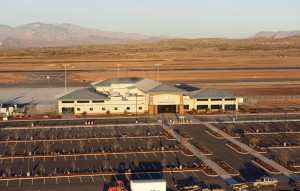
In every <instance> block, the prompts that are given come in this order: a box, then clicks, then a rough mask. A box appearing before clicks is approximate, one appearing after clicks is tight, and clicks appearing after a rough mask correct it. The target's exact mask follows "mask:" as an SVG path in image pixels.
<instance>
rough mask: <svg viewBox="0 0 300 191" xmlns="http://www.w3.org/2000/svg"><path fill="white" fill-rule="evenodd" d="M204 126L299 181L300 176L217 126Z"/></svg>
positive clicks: (206, 123) (207, 124) (205, 123)
mask: <svg viewBox="0 0 300 191" xmlns="http://www.w3.org/2000/svg"><path fill="white" fill-rule="evenodd" d="M203 124H204V125H205V126H207V127H208V128H210V129H211V130H213V131H215V132H217V133H219V134H220V135H222V136H223V137H224V138H225V139H227V140H228V141H230V142H232V143H234V144H236V145H238V146H239V147H241V148H243V149H245V150H246V151H248V152H249V154H251V155H253V156H254V157H256V158H258V159H260V160H262V161H264V162H266V163H267V164H269V165H271V166H272V167H273V168H275V169H277V170H279V171H280V172H281V173H283V174H284V175H286V176H287V177H289V178H290V179H292V180H294V181H297V180H299V176H297V175H296V174H294V173H292V172H291V171H289V170H288V169H286V168H284V167H283V166H281V165H279V164H277V163H276V162H274V161H273V160H270V159H268V158H267V157H265V156H263V155H262V154H260V153H258V152H257V151H255V150H254V149H252V148H250V147H249V146H247V145H245V144H243V143H241V142H239V141H238V140H236V139H234V138H233V137H231V136H230V135H228V134H227V133H225V132H223V131H221V130H219V129H218V128H216V127H215V126H213V125H211V124H209V123H208V122H204V123H203Z"/></svg>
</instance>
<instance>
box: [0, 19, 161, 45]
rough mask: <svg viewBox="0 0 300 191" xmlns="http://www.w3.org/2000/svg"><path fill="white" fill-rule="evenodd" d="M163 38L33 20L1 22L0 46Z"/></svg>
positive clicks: (111, 42) (86, 43)
mask: <svg viewBox="0 0 300 191" xmlns="http://www.w3.org/2000/svg"><path fill="white" fill-rule="evenodd" d="M161 39H164V38H160V37H155V36H147V35H143V34H137V33H123V32H111V31H103V30H98V29H89V28H84V27H80V26H77V25H73V24H67V23H64V24H46V23H40V22H37V23H30V24H26V25H21V26H17V27H9V26H5V25H0V46H2V47H3V46H5V47H51V46H73V45H101V44H125V43H129V42H136V41H141V40H142V41H155V40H161Z"/></svg>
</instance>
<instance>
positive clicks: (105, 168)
mask: <svg viewBox="0 0 300 191" xmlns="http://www.w3.org/2000/svg"><path fill="white" fill-rule="evenodd" d="M108 167H109V162H108V160H107V159H105V160H104V161H103V170H104V171H107V170H108Z"/></svg>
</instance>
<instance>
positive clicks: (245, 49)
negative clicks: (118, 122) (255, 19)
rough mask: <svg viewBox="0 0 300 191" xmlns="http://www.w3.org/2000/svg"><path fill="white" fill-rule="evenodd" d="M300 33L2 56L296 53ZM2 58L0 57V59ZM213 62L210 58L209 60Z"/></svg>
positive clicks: (0, 51) (1, 52)
mask: <svg viewBox="0 0 300 191" xmlns="http://www.w3.org/2000/svg"><path fill="white" fill-rule="evenodd" d="M299 50H300V36H293V37H287V38H276V39H275V38H255V39H221V38H220V39H217V38H202V39H178V38H177V39H166V40H160V41H156V42H151V43H149V42H148V41H147V42H144V41H143V40H140V41H132V43H127V44H112V45H96V46H64V47H42V48H15V47H14V48H1V47H0V58H1V57H7V56H8V57H10V56H11V57H23V56H27V57H33V58H36V57H40V58H41V57H45V58H50V57H51V58H56V57H58V56H65V57H69V58H73V57H78V56H84V57H91V59H94V58H95V57H96V58H98V59H99V58H104V59H112V58H113V59H119V60H124V59H128V58H130V59H134V60H136V59H148V58H151V59H155V60H162V59H169V58H171V59H175V60H185V59H188V60H192V59H199V58H200V59H202V58H201V57H261V56H268V57H271V56H275V57H295V56H297V57H299V56H300V51H299ZM0 60H1V59H0ZM212 63H213V62H212Z"/></svg>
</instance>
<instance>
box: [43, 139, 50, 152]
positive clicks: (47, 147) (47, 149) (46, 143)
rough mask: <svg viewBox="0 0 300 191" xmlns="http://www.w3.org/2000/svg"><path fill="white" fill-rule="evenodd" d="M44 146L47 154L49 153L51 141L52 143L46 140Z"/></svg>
mask: <svg viewBox="0 0 300 191" xmlns="http://www.w3.org/2000/svg"><path fill="white" fill-rule="evenodd" d="M43 146H44V149H45V152H46V154H48V153H49V152H50V146H51V143H50V142H47V141H44V142H43Z"/></svg>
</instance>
